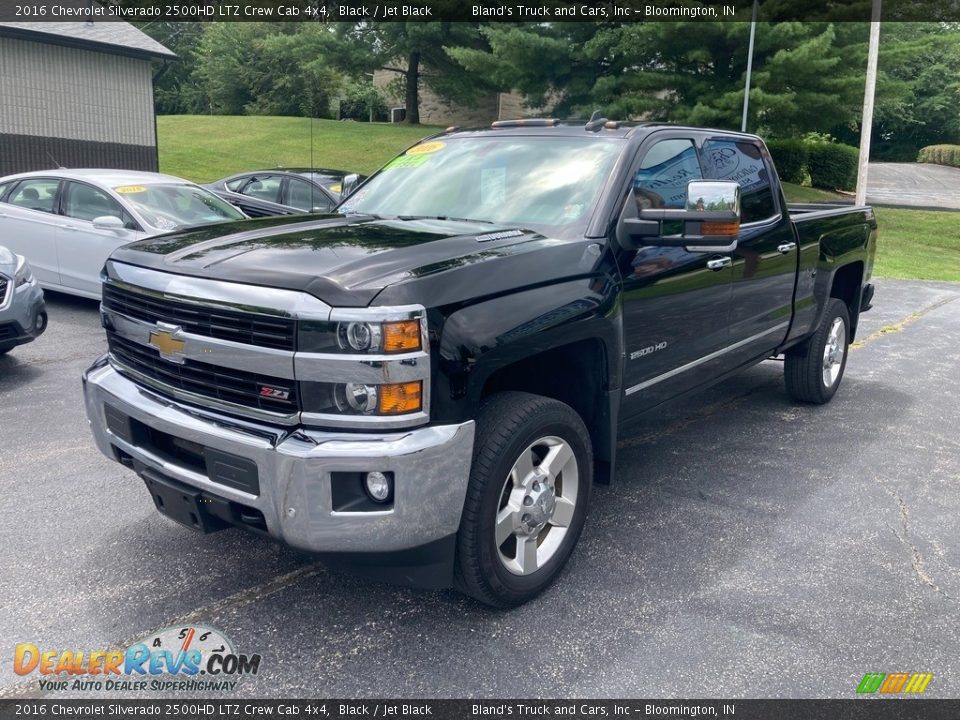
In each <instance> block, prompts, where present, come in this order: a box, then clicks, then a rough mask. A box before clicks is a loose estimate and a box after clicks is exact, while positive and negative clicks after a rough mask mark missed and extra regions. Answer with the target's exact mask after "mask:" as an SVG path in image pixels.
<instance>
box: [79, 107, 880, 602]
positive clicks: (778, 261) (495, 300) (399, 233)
mask: <svg viewBox="0 0 960 720" xmlns="http://www.w3.org/2000/svg"><path fill="white" fill-rule="evenodd" d="M875 244H876V221H875V219H874V214H873V211H872V210H871V209H870V208H866V207H850V208H840V207H828V208H826V209H820V210H814V209H811V208H792V207H788V206H787V205H786V203H785V202H784V198H783V193H782V192H781V188H780V184H779V181H778V179H777V175H776V172H775V170H774V166H773V163H772V162H771V160H770V156H769V154H768V152H767V150H766V147H765V146H764V144H763V142H762V141H761V140H760V139H759V138H757V137H754V136H751V135H743V134H737V133H731V132H725V131H715V130H702V129H695V128H687V127H672V126H663V125H627V124H621V123H617V122H605V121H603V120H599V121H593V122H590V123H587V124H586V125H583V124H576V125H573V124H569V123H559V122H556V121H553V120H539V121H523V122H520V121H518V122H503V123H496V124H494V126H493V127H492V128H489V129H485V130H475V131H460V130H456V129H451V130H450V131H448V132H446V133H443V134H440V135H438V136H435V137H432V138H429V139H427V140H426V141H424V142H422V143H420V144H418V145H415V146H414V147H412V148H410V149H409V150H407V151H406V152H405V153H404V154H402V155H400V156H399V157H397V158H395V159H394V160H392V161H391V162H389V163H388V164H387V165H386V166H384V167H383V168H382V169H381V170H380V171H379V172H378V173H376V174H375V175H374V176H373V177H371V178H370V179H368V180H367V181H366V182H364V183H363V184H362V185H360V187H358V188H357V189H356V191H355V192H354V193H353V194H352V195H351V196H350V197H349V198H348V199H347V200H346V201H345V202H344V203H343V204H342V205H341V206H340V208H339V214H337V215H325V216H311V217H308V218H304V217H287V218H270V219H258V220H249V221H243V222H239V223H233V224H223V225H216V226H209V227H204V228H199V229H194V230H186V231H182V232H179V233H175V234H169V235H165V236H160V237H155V238H152V239H149V240H144V241H140V242H137V243H134V244H132V245H128V246H126V247H124V248H121V249H119V250H117V251H116V252H115V253H114V254H113V256H112V257H111V259H110V260H109V262H108V263H107V265H106V268H105V274H104V285H103V305H102V322H103V326H104V327H105V328H106V332H107V337H108V340H109V353H108V354H107V355H105V356H104V357H102V358H100V359H99V360H98V361H97V362H96V363H95V364H94V365H93V366H92V367H91V368H90V369H89V370H88V371H87V372H86V373H85V377H84V383H85V395H86V403H87V412H88V414H89V418H90V422H91V424H92V427H93V431H94V435H95V437H96V442H97V444H98V446H99V447H100V449H101V450H102V451H103V452H104V453H105V454H106V455H107V456H108V457H110V458H113V459H115V460H117V461H119V462H121V463H123V464H124V465H127V466H128V467H130V468H132V469H133V470H135V471H136V472H137V473H138V474H139V475H140V476H141V477H142V478H143V479H144V481H145V482H146V485H147V487H148V488H149V490H150V493H151V495H152V497H153V499H154V502H155V504H156V506H157V508H158V510H160V511H161V512H162V513H165V514H166V515H169V516H170V517H172V518H174V519H175V520H178V521H180V522H181V523H184V524H186V525H188V526H192V527H194V528H196V529H198V530H200V531H203V532H209V531H211V530H215V529H218V528H220V527H224V526H226V525H237V526H242V527H245V528H247V529H250V530H253V531H255V532H260V533H264V534H268V535H270V536H273V537H275V538H278V539H280V540H282V541H283V542H286V543H289V544H290V545H292V546H295V547H298V548H302V549H305V550H308V551H314V552H318V553H322V554H324V556H326V557H327V558H328V559H329V560H330V561H332V562H338V561H339V562H343V561H348V562H349V564H350V565H352V566H353V567H355V568H356V567H361V566H364V567H366V568H367V569H368V571H372V572H375V573H376V574H377V575H378V576H380V577H384V578H388V579H391V580H393V581H397V582H407V583H413V584H419V585H424V586H431V587H444V586H450V585H453V586H455V587H458V588H460V589H461V590H463V591H465V592H467V593H469V594H470V595H472V596H473V597H475V598H477V599H479V600H481V601H483V602H485V603H489V604H491V605H496V606H510V605H516V604H519V603H522V602H524V601H526V600H528V599H530V598H531V597H533V596H534V595H535V594H536V593H538V592H539V591H540V590H542V589H543V588H544V587H546V586H547V584H548V583H549V582H550V581H551V580H552V579H553V578H554V577H555V576H556V575H557V573H558V572H559V571H560V569H561V568H562V567H563V565H564V563H565V562H566V560H567V558H568V557H569V556H570V553H571V552H572V550H573V548H574V545H575V544H576V542H577V539H578V537H579V535H580V531H581V529H582V528H583V525H584V520H585V517H586V515H587V508H588V503H589V500H590V490H591V485H592V484H593V483H594V482H608V481H609V480H610V478H611V477H612V476H613V472H614V457H615V449H616V438H617V432H618V429H620V428H622V427H624V426H625V425H627V424H628V423H629V422H630V421H631V420H634V419H635V418H636V417H637V416H638V415H640V414H641V413H645V412H647V411H650V410H651V409H653V408H656V407H657V406H658V405H661V404H662V403H664V402H665V401H667V400H671V399H674V398H677V397H679V396H682V395H684V394H686V393H689V392H691V391H694V390H696V389H698V388H702V387H703V386H705V385H707V384H709V383H711V382H714V381H717V380H719V379H721V378H723V377H726V376H727V375H729V374H730V373H732V372H734V371H736V370H738V369H740V368H743V367H745V366H749V365H751V364H753V363H757V362H760V361H762V360H763V359H765V358H769V357H771V356H772V355H776V354H778V353H783V354H784V355H785V373H786V388H787V392H788V393H789V394H790V395H791V396H793V397H794V398H795V399H797V400H800V401H806V402H812V403H825V402H827V401H828V400H829V399H830V398H831V396H832V395H833V394H834V392H836V390H837V386H838V384H839V383H840V379H841V377H842V376H843V370H844V365H845V363H846V359H847V347H848V343H849V342H850V341H851V340H852V339H853V337H854V335H855V333H856V330H857V318H858V316H859V314H860V312H862V311H863V310H866V309H867V308H868V307H869V304H870V299H871V295H872V290H873V288H872V285H870V284H869V283H868V280H869V278H870V276H871V270H872V265H873V257H874V250H875Z"/></svg>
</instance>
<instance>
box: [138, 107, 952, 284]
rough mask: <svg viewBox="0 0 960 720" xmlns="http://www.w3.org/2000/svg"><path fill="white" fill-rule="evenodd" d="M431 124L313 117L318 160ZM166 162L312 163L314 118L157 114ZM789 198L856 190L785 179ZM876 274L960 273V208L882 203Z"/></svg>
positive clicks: (343, 158)
mask: <svg viewBox="0 0 960 720" xmlns="http://www.w3.org/2000/svg"><path fill="white" fill-rule="evenodd" d="M439 129H440V128H435V127H430V126H420V127H409V126H406V125H390V124H386V123H374V124H372V125H371V124H368V123H357V122H337V121H335V120H314V121H313V158H312V163H313V165H314V166H315V167H332V168H339V169H344V170H354V171H356V172H360V173H369V172H371V171H373V170H375V169H377V168H378V167H380V166H381V165H382V164H383V163H385V162H386V161H387V160H389V159H390V158H391V157H392V156H393V155H395V154H396V153H398V152H400V151H401V150H403V149H404V148H405V147H407V146H408V145H411V144H412V143H414V142H416V141H417V140H419V139H420V138H422V137H424V136H426V135H430V134H432V133H434V132H437V130H439ZM157 130H158V133H159V138H158V140H159V147H160V169H161V170H162V171H163V172H167V173H170V174H172V175H179V176H180V177H185V178H188V179H190V180H194V181H195V182H210V181H211V180H216V179H218V178H221V177H224V176H226V175H230V174H231V173H235V172H242V171H244V170H253V169H258V168H270V167H278V166H287V167H293V166H309V165H310V164H311V153H310V121H309V120H308V119H306V118H291V117H247V116H210V115H168V116H161V117H158V118H157ZM784 192H785V194H786V196H787V200H788V201H789V202H799V203H809V202H832V201H837V200H844V199H846V200H849V197H846V196H842V195H838V194H836V193H832V192H828V191H826V190H817V189H815V188H808V187H803V186H801V185H794V184H791V183H784ZM877 219H878V222H879V224H880V236H879V240H878V247H877V260H876V265H875V267H874V275H876V276H880V277H895V278H908V279H918V280H953V281H960V213H952V212H935V211H929V210H904V209H900V208H878V209H877Z"/></svg>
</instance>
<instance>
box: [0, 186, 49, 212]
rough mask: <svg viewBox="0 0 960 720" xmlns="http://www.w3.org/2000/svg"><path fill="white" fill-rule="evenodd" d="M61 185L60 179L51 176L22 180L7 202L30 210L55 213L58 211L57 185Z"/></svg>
mask: <svg viewBox="0 0 960 720" xmlns="http://www.w3.org/2000/svg"><path fill="white" fill-rule="evenodd" d="M59 185H60V181H59V180H52V179H50V178H31V179H29V180H21V181H20V184H19V185H17V186H16V187H15V188H14V189H13V192H11V193H10V197H9V199H8V200H7V202H8V203H10V204H11V205H16V206H18V207H23V208H27V209H29V210H39V211H40V212H45V213H55V212H56V211H57V187H59Z"/></svg>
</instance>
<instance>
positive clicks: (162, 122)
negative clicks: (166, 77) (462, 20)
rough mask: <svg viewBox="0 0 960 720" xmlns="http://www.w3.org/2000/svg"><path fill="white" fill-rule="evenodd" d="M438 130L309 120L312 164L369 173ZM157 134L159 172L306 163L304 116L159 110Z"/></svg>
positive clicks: (201, 176) (204, 174)
mask: <svg viewBox="0 0 960 720" xmlns="http://www.w3.org/2000/svg"><path fill="white" fill-rule="evenodd" d="M440 129H442V128H435V127H431V126H429V125H421V126H420V127H410V126H408V125H391V124H389V123H373V124H370V123H357V122H337V121H336V120H314V121H313V156H312V165H313V166H314V167H329V168H335V169H340V170H353V171H356V172H359V173H370V172H372V171H374V170H376V169H377V168H378V167H380V166H381V165H382V164H383V163H385V162H386V161H387V160H389V159H390V158H391V157H393V156H394V155H396V154H397V153H398V152H400V151H402V150H403V149H404V148H406V147H407V146H408V145H412V144H413V143H415V142H416V141H417V140H419V139H420V138H422V137H424V136H426V135H431V134H433V133H435V132H437V131H438V130H440ZM157 135H158V138H157V140H158V145H159V148H160V171H161V172H165V173H170V174H171V175H177V176H179V177H185V178H187V179H189V180H193V181H194V182H210V181H211V180H218V179H219V178H222V177H224V176H226V175H230V174H232V173H236V172H242V171H244V170H257V169H263V168H271V167H280V166H286V167H297V166H299V167H309V166H310V165H311V152H310V120H309V119H307V118H294V117H253V116H249V117H248V116H242V115H241V116H233V115H231V116H223V115H220V116H217V115H162V116H160V117H158V118H157Z"/></svg>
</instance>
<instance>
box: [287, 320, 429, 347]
mask: <svg viewBox="0 0 960 720" xmlns="http://www.w3.org/2000/svg"><path fill="white" fill-rule="evenodd" d="M298 332H299V338H298V342H297V349H298V350H300V351H301V352H316V353H329V352H332V353H364V354H367V353H370V354H386V355H389V354H393V353H406V352H416V351H418V350H420V349H421V348H422V342H421V329H420V320H419V319H416V320H391V321H385V322H367V321H363V320H346V321H341V322H318V321H310V320H306V321H301V322H300V324H299V330H298Z"/></svg>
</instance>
